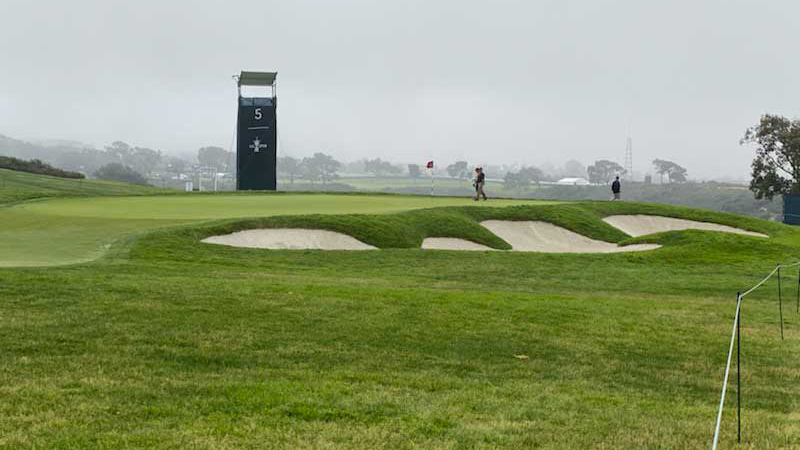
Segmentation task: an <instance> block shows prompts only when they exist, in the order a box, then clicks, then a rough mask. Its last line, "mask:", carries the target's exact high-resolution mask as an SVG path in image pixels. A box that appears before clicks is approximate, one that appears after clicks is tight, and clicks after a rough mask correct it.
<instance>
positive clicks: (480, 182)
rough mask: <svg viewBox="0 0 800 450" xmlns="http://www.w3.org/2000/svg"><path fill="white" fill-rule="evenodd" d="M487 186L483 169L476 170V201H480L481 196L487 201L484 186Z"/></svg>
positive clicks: (477, 168)
mask: <svg viewBox="0 0 800 450" xmlns="http://www.w3.org/2000/svg"><path fill="white" fill-rule="evenodd" d="M485 184H486V175H485V174H484V173H483V167H476V168H475V183H474V184H473V186H475V201H476V202H477V201H478V200H480V198H481V196H483V199H484V200H486V193H485V192H483V186H484V185H485Z"/></svg>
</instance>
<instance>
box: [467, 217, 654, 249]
mask: <svg viewBox="0 0 800 450" xmlns="http://www.w3.org/2000/svg"><path fill="white" fill-rule="evenodd" d="M481 225H483V226H484V227H486V228H488V229H489V231H491V232H492V233H494V234H496V235H497V236H499V237H500V238H502V239H503V240H504V241H506V242H508V243H509V244H511V247H512V250H516V251H525V252H546V253H616V252H635V251H643V250H655V249H657V248H659V247H660V245H655V244H635V245H626V246H619V245H617V244H612V243H610V242H603V241H597V240H594V239H591V238H588V237H586V236H583V235H580V234H578V233H574V232H572V231H569V230H567V229H566V228H562V227H559V226H556V225H553V224H551V223H547V222H538V221H506V220H486V221H484V222H481Z"/></svg>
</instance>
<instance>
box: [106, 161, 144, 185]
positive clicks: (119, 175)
mask: <svg viewBox="0 0 800 450" xmlns="http://www.w3.org/2000/svg"><path fill="white" fill-rule="evenodd" d="M94 176H96V177H97V178H98V179H100V180H109V181H122V182H124V183H133V184H147V179H145V177H144V176H143V175H142V174H140V173H139V172H137V171H135V170H133V169H131V168H130V167H128V166H125V165H122V164H120V163H110V164H106V165H105V166H103V167H101V168H99V169H97V172H95V173H94Z"/></svg>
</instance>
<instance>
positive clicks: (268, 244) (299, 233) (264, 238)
mask: <svg viewBox="0 0 800 450" xmlns="http://www.w3.org/2000/svg"><path fill="white" fill-rule="evenodd" d="M201 242H205V243H207V244H221V245H228V246H232V247H248V248H266V249H275V250H308V249H312V250H376V249H377V247H373V246H371V245H368V244H365V243H363V242H361V241H359V240H358V239H356V238H354V237H352V236H348V235H346V234H343V233H337V232H335V231H328V230H309V229H304V228H260V229H254V230H243V231H237V232H235V233H231V234H225V235H220V236H211V237H207V238H205V239H203V240H202V241H201Z"/></svg>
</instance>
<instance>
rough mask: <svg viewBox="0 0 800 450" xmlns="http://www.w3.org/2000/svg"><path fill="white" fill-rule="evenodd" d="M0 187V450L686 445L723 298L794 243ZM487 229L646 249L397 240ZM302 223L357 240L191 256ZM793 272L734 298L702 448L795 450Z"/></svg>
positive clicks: (349, 203)
mask: <svg viewBox="0 0 800 450" xmlns="http://www.w3.org/2000/svg"><path fill="white" fill-rule="evenodd" d="M2 175H3V176H4V177H5V180H6V182H5V184H4V185H2V186H3V187H2V189H0V225H2V227H0V266H4V267H0V300H2V301H0V318H2V320H1V321H0V395H2V398H3V401H1V402H0V448H15V449H18V448H19V449H34V448H48V449H83V448H85V449H90V448H158V449H183V448H199V449H227V448H253V449H255V448H270V449H273V448H274V449H295V448H304V449H330V448H352V449H417V448H425V449H495V448H509V449H518V448H537V449H576V448H581V449H617V448H647V449H687V448H708V447H710V444H711V438H712V434H713V426H714V421H715V419H716V414H717V407H718V405H719V394H720V389H721V385H722V379H723V375H724V369H725V360H726V356H727V351H728V345H729V342H730V341H729V339H730V332H731V324H732V319H733V313H734V308H735V304H736V294H737V292H739V291H744V290H746V289H748V288H749V287H751V286H752V285H754V284H755V283H757V282H758V281H759V280H761V279H762V278H763V277H764V275H766V274H767V273H769V272H770V271H771V270H772V269H773V268H774V267H775V265H776V264H777V263H791V262H795V261H797V260H798V259H799V258H800V231H798V230H797V229H795V228H793V227H789V226H786V225H783V224H778V223H773V222H767V221H763V220H759V219H755V218H750V217H743V216H736V215H731V214H724V213H716V212H710V211H703V210H695V209H688V208H681V207H674V206H665V205H656V204H638V203H628V202H561V203H559V202H532V201H528V202H524V201H512V200H489V201H488V202H480V203H476V202H473V201H471V200H470V199H459V198H434V199H431V198H428V197H414V196H394V195H342V194H288V193H269V194H267V193H241V194H239V193H228V194H197V193H179V194H170V193H165V192H162V191H159V190H155V189H150V188H141V187H133V186H131V187H129V190H127V189H128V187H127V185H121V184H109V185H102V184H94V182H91V181H83V182H82V184H80V185H79V184H78V183H77V182H75V183H72V181H73V180H59V179H53V178H51V177H43V176H35V175H29V174H25V175H19V174H16V173H10V172H6V173H3V174H2ZM10 180H13V181H10ZM65 181H67V182H65ZM106 188H107V189H106ZM104 194H108V195H104ZM636 214H641V215H655V216H667V217H675V218H681V219H688V220H696V221H703V222H713V223H719V224H724V225H729V226H734V227H737V228H741V229H745V230H749V231H754V232H758V233H763V234H765V235H767V236H769V237H768V238H765V237H754V236H743V235H736V234H731V233H723V232H715V231H698V230H685V231H667V232H662V233H657V234H652V235H646V236H640V237H631V236H628V235H626V234H625V233H623V232H622V231H620V230H619V229H616V228H614V227H612V226H610V225H609V224H607V223H606V222H604V221H603V220H602V219H603V218H604V217H608V216H612V215H636ZM485 220H517V221H519V220H530V221H543V222H549V223H552V224H554V225H558V226H560V227H563V228H566V229H568V230H571V231H573V232H576V233H579V234H581V235H583V236H587V237H590V238H592V239H597V240H601V241H605V242H610V243H617V244H620V245H628V244H637V243H650V244H658V245H660V246H661V247H660V248H658V249H657V250H652V251H643V252H634V253H611V254H564V253H532V252H507V251H472V252H466V251H439V250H423V249H420V248H419V245H420V242H421V241H422V240H423V239H424V238H426V237H433V236H435V237H455V238H462V239H468V240H472V241H474V242H478V243H481V244H484V245H486V246H488V247H491V248H494V249H507V248H508V244H507V243H506V242H504V241H503V240H502V239H500V238H499V237H498V236H495V235H494V234H492V233H491V232H489V231H488V230H487V229H486V228H484V227H481V226H480V223H481V222H482V221H485ZM312 226H313V227H316V228H321V229H326V230H331V231H337V232H341V233H345V234H348V235H351V236H353V237H356V238H357V239H359V240H361V241H363V242H365V243H368V244H370V245H373V246H375V247H378V248H379V249H380V250H379V251H363V252H358V251H322V250H264V249H253V248H236V247H229V246H223V245H214V244H205V243H202V242H201V240H202V239H204V238H206V237H208V236H213V235H219V234H224V233H231V232H235V231H239V230H248V229H257V228H292V227H305V228H309V227H312ZM799 277H800V273H798V270H797V268H792V269H791V270H785V271H783V272H782V273H781V278H773V279H771V280H770V281H768V282H767V283H765V284H764V285H763V286H761V287H760V288H759V289H758V290H756V291H755V292H753V294H752V295H750V296H748V297H747V299H746V301H745V302H744V304H743V309H742V324H741V326H742V328H741V333H742V368H741V380H742V393H741V394H742V438H743V440H742V444H739V445H737V444H736V403H735V401H736V395H735V383H734V385H733V386H732V387H729V392H728V397H727V401H726V405H725V408H726V409H725V411H724V414H723V421H722V427H721V439H720V448H734V447H736V448H747V449H765V448H775V449H778V448H800V400H799V399H800V366H798V364H797V361H800V320H798V319H800V312H798V310H797V306H798V304H797V303H796V302H797V300H798V299H800V297H797V294H798V290H797V289H798V286H800V285H799V284H798V280H799V279H800V278H799ZM779 279H780V281H781V283H782V289H783V291H782V292H783V297H782V301H783V303H782V304H781V305H779V303H778V297H777V288H778V286H777V283H778V280H779ZM779 307H780V308H781V309H780V310H779ZM780 314H782V320H783V326H784V339H783V340H781V335H780V323H779V318H780V317H781V315H780ZM735 375H736V374H735V370H734V371H733V373H732V374H731V376H732V379H735Z"/></svg>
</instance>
